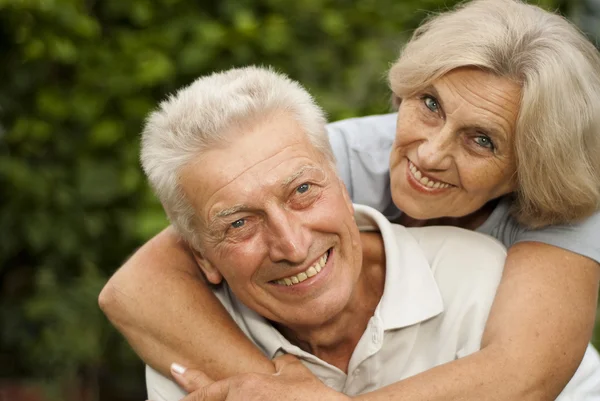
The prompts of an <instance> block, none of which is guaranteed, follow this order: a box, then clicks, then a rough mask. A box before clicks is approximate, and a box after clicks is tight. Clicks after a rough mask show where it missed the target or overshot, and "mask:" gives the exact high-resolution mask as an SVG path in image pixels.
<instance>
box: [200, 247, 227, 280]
mask: <svg viewBox="0 0 600 401" xmlns="http://www.w3.org/2000/svg"><path fill="white" fill-rule="evenodd" d="M192 254H193V255H194V259H196V263H198V266H200V270H202V272H203V273H204V275H205V276H206V279H207V280H208V282H209V283H211V284H221V281H223V276H222V275H221V272H220V271H219V270H218V269H217V268H216V267H215V266H214V265H213V264H212V263H210V262H209V261H208V260H207V259H206V258H205V257H204V255H202V253H201V252H198V251H196V250H192Z"/></svg>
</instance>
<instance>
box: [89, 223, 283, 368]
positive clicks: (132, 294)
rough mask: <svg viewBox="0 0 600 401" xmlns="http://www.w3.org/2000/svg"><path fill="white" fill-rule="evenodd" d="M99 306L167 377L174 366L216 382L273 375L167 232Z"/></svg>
mask: <svg viewBox="0 0 600 401" xmlns="http://www.w3.org/2000/svg"><path fill="white" fill-rule="evenodd" d="M99 304H100V307H101V308H102V310H103V311H104V313H105V314H106V315H107V316H108V318H109V319H110V321H111V322H112V323H113V325H115V327H116V328H117V329H118V330H119V331H120V332H121V333H122V334H123V335H124V336H125V338H126V339H127V340H128V341H129V343H130V344H131V346H132V347H133V349H134V350H135V351H136V352H137V353H138V355H139V356H140V357H141V358H142V359H143V360H144V361H145V362H146V363H147V364H149V365H151V366H152V367H154V368H155V369H157V370H158V371H160V372H161V373H163V374H165V375H169V366H170V364H171V363H172V362H173V361H181V362H182V363H187V364H188V366H197V367H199V368H200V369H202V370H204V371H205V372H207V373H208V374H209V375H210V377H211V378H213V379H221V378H224V377H229V376H233V375H235V374H240V373H246V372H262V373H272V372H274V370H273V369H274V368H273V365H272V363H271V361H269V360H268V359H267V358H266V357H265V356H264V355H263V354H262V353H261V352H260V351H259V350H258V349H257V348H256V347H255V346H254V345H253V344H252V343H251V342H250V341H249V340H248V339H247V338H246V336H245V335H244V334H243V333H242V332H241V331H240V329H239V328H238V327H237V326H236V325H235V323H234V322H233V320H232V319H231V318H230V316H229V314H228V313H227V311H225V309H224V308H223V307H222V305H221V303H220V302H219V301H218V300H217V298H216V297H215V296H214V295H213V293H212V292H211V290H210V289H209V288H208V286H207V284H206V283H205V282H204V280H203V277H202V275H201V273H200V270H199V269H198V268H197V266H196V263H195V261H194V259H193V257H192V256H191V254H190V253H189V251H188V249H187V247H186V245H185V244H184V243H183V242H182V241H180V240H179V236H178V235H177V234H176V233H175V231H174V230H173V229H172V228H171V227H169V228H167V229H165V230H164V231H163V232H161V233H160V234H158V235H157V236H156V237H154V238H153V239H152V240H150V241H149V242H148V243H146V244H145V245H144V246H143V247H142V248H140V249H139V250H138V251H137V252H136V253H135V254H134V255H133V256H132V257H131V258H130V259H129V260H128V261H127V262H126V263H125V265H123V267H121V269H119V270H118V271H117V272H116V273H115V274H114V276H113V277H112V278H111V279H110V280H109V282H108V283H107V284H106V286H105V287H104V289H103V290H102V292H101V293H100V298H99Z"/></svg>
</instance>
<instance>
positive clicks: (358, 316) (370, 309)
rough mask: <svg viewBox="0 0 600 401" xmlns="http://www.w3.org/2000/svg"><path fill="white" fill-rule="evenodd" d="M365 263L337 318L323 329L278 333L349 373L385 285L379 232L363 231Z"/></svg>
mask: <svg viewBox="0 0 600 401" xmlns="http://www.w3.org/2000/svg"><path fill="white" fill-rule="evenodd" d="M360 235H361V243H362V247H363V263H362V269H361V274H360V276H359V279H358V282H357V285H356V288H355V291H354V293H353V294H352V297H351V299H350V302H348V305H347V306H346V308H344V310H343V311H342V312H341V313H339V314H338V315H337V316H336V317H335V318H334V319H332V320H330V321H328V322H326V323H324V324H322V325H320V326H319V327H295V328H286V327H283V326H277V328H278V330H279V331H280V332H281V333H282V334H283V335H284V336H285V337H286V338H287V339H288V340H289V341H290V342H291V343H293V344H295V345H297V346H298V347H300V348H301V349H303V350H304V351H307V352H310V353H311V354H313V355H315V356H316V357H318V358H319V359H322V360H324V361H326V362H327V363H329V364H331V365H333V366H336V367H337V368H339V369H340V370H342V371H344V372H347V371H348V364H349V362H350V358H351V357H352V353H353V352H354V349H355V348H356V345H357V344H358V342H359V340H360V338H361V337H362V335H363V333H364V332H365V330H366V328H367V325H368V323H369V320H370V319H371V317H372V316H373V314H374V312H375V309H376V308H377V305H378V304H379V301H380V300H381V296H382V295H383V288H384V284H385V251H384V246H383V239H382V238H381V235H380V234H379V233H376V232H361V234H360Z"/></svg>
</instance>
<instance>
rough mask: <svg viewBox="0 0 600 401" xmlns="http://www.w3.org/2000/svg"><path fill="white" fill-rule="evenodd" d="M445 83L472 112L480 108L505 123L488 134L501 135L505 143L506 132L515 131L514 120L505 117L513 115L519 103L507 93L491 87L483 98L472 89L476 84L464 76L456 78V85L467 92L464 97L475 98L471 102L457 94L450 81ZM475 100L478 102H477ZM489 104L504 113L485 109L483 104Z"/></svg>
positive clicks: (475, 89)
mask: <svg viewBox="0 0 600 401" xmlns="http://www.w3.org/2000/svg"><path fill="white" fill-rule="evenodd" d="M441 81H444V77H442V79H441ZM445 81H446V82H445V83H446V84H447V85H448V88H449V90H450V91H452V92H453V93H455V94H456V95H457V96H458V97H461V98H462V99H463V100H464V101H465V102H466V103H467V104H468V105H470V106H471V107H473V108H474V110H476V111H477V108H478V107H482V108H483V109H485V110H486V111H487V112H489V113H492V114H494V115H495V116H497V117H498V118H500V119H501V120H503V121H504V122H505V125H506V126H502V125H501V126H500V127H501V129H500V130H497V129H494V128H491V129H488V131H490V133H494V132H496V133H497V134H502V139H504V141H506V139H507V137H508V132H513V131H514V129H515V125H516V124H515V123H516V118H515V119H514V120H511V119H509V118H507V116H510V115H512V114H513V113H514V110H515V109H517V110H518V109H519V103H520V102H515V99H514V97H513V96H510V95H509V92H506V91H502V90H498V88H495V87H493V86H490V87H488V88H487V89H488V90H489V92H486V95H485V96H483V95H480V94H479V93H478V90H477V88H474V84H475V83H476V82H475V80H471V79H467V78H466V77H464V76H458V77H457V78H456V81H457V82H456V83H457V84H459V85H461V86H463V87H464V89H466V90H467V93H466V95H470V96H472V97H474V98H475V101H471V100H469V99H468V97H467V96H462V95H461V94H460V93H459V91H458V90H457V88H456V84H454V82H453V81H452V80H448V79H446V80H445ZM496 98H499V99H496ZM477 100H479V101H477ZM490 102H492V103H493V104H494V107H499V108H501V109H502V110H503V111H504V113H499V112H497V111H496V110H494V109H493V108H489V107H488V108H486V107H485V104H486V103H490ZM478 105H479V106H478ZM482 105H483V106H482ZM506 105H511V106H512V107H507V106H506ZM467 107H468V106H467Z"/></svg>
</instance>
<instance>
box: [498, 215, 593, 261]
mask: <svg viewBox="0 0 600 401" xmlns="http://www.w3.org/2000/svg"><path fill="white" fill-rule="evenodd" d="M502 236H503V237H504V238H499V239H500V240H501V241H502V242H504V243H505V244H506V246H507V247H510V246H512V245H514V244H517V243H519V242H526V241H535V242H542V243H544V244H548V245H553V246H556V247H558V248H562V249H565V250H567V251H571V252H573V253H576V254H579V255H582V256H586V257H588V258H590V259H592V260H594V261H596V262H597V263H600V212H596V213H594V214H593V215H592V216H590V217H588V218H587V219H585V220H583V221H581V222H577V223H572V224H564V225H555V226H549V227H545V228H541V229H528V228H526V227H524V226H522V225H520V224H518V223H517V222H516V221H515V220H514V219H513V218H512V217H510V216H509V217H508V218H507V224H506V227H505V229H504V230H503V233H502Z"/></svg>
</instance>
